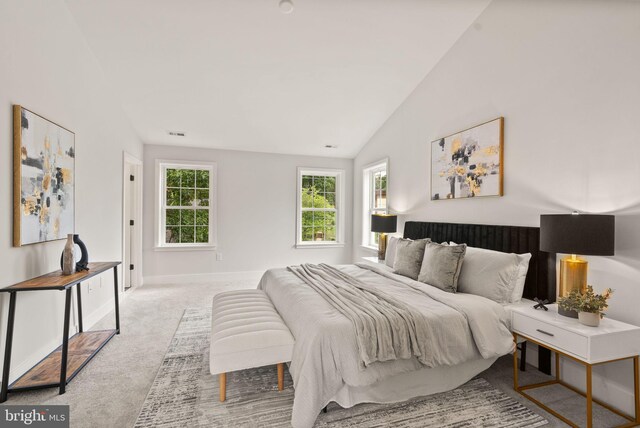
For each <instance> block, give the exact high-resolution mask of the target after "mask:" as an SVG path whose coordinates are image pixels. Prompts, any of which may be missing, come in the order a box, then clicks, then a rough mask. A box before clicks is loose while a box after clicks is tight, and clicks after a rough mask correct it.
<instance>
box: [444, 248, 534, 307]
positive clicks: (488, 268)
mask: <svg viewBox="0 0 640 428" xmlns="http://www.w3.org/2000/svg"><path fill="white" fill-rule="evenodd" d="M451 244H453V245H455V244H454V243H451ZM530 259H531V254H529V253H526V254H514V253H503V252H500V251H493V250H486V249H484V248H476V247H467V253H466V255H465V258H464V262H463V263H462V270H461V272H460V278H459V279H458V291H459V292H462V293H469V294H475V295H477V296H483V297H486V298H487V299H491V300H493V301H495V302H498V303H515V302H518V301H520V300H521V299H522V293H523V292H524V282H525V279H526V276H527V270H528V269H529V260H530Z"/></svg>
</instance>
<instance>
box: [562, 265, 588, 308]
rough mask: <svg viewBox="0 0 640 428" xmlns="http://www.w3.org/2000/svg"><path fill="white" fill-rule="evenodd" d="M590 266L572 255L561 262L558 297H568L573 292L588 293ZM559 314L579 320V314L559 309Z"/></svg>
mask: <svg viewBox="0 0 640 428" xmlns="http://www.w3.org/2000/svg"><path fill="white" fill-rule="evenodd" d="M588 269H589V264H588V263H587V261H586V260H584V259H582V258H580V257H578V256H576V255H570V256H566V257H563V258H562V259H561V260H560V283H559V284H558V285H559V287H558V297H565V296H568V295H569V294H570V293H571V292H572V291H574V290H575V291H579V292H580V293H581V294H584V293H585V291H587V271H588ZM558 314H560V315H562V316H565V317H569V318H578V312H576V311H568V310H566V309H562V308H561V307H558Z"/></svg>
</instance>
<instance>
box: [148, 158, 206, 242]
mask: <svg viewBox="0 0 640 428" xmlns="http://www.w3.org/2000/svg"><path fill="white" fill-rule="evenodd" d="M158 183H159V186H158V187H159V192H160V194H159V200H160V204H159V216H158V226H159V227H158V233H157V246H158V247H169V248H176V247H177V248H179V247H213V246H214V245H215V242H216V239H215V238H216V228H215V218H214V213H215V200H216V199H215V194H216V193H215V185H216V165H215V164H195V163H193V164H192V163H187V162H182V163H173V162H164V161H158Z"/></svg>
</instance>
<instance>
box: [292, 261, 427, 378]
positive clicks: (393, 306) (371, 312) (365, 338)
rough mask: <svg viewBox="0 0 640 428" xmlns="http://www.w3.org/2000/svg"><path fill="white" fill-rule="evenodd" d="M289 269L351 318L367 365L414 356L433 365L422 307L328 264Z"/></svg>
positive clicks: (363, 361) (362, 361)
mask: <svg viewBox="0 0 640 428" xmlns="http://www.w3.org/2000/svg"><path fill="white" fill-rule="evenodd" d="M287 270H289V271H290V272H292V273H293V274H294V275H296V276H297V277H298V278H300V279H301V280H302V281H304V282H305V283H306V284H308V285H309V286H310V287H311V288H313V289H314V290H315V291H317V292H318V294H320V295H321V296H322V297H323V298H324V299H325V300H326V301H327V302H329V303H330V304H331V305H332V306H333V307H334V308H335V309H336V310H338V311H339V312H340V313H341V314H343V315H344V316H345V317H347V318H348V319H349V320H350V321H351V323H352V324H353V326H354V329H355V334H356V342H357V347H358V353H359V356H360V361H361V363H362V365H363V366H364V367H366V366H369V365H370V364H372V363H375V362H383V361H393V360H397V359H408V358H411V357H416V358H417V359H418V361H420V363H422V364H424V365H432V362H433V359H434V356H433V346H432V341H431V340H430V336H429V332H430V329H429V328H427V322H428V321H427V317H426V316H425V315H423V314H422V313H421V312H420V311H418V310H416V309H415V308H413V307H411V306H409V305H407V304H405V303H403V302H401V301H400V300H398V299H395V298H393V297H392V296H390V295H388V294H387V293H384V292H382V291H381V290H380V289H379V288H375V287H372V286H370V285H367V283H365V282H363V281H361V280H359V279H358V278H355V277H353V276H351V275H348V274H346V273H344V272H342V271H340V270H338V269H336V268H334V267H332V266H329V265H326V264H320V265H313V264H303V265H300V266H289V267H288V268H287Z"/></svg>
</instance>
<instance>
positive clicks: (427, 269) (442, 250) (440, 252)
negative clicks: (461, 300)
mask: <svg viewBox="0 0 640 428" xmlns="http://www.w3.org/2000/svg"><path fill="white" fill-rule="evenodd" d="M466 249H467V246H466V245H464V244H462V245H442V244H436V243H435V242H429V243H427V245H426V246H425V249H424V257H423V259H422V266H421V268H420V274H419V275H418V281H420V282H424V283H425V284H429V285H432V286H434V287H438V288H439V289H441V290H444V291H448V292H450V293H455V292H456V290H457V288H458V277H459V276H460V269H461V268H462V261H463V260H464V254H465V252H466Z"/></svg>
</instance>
